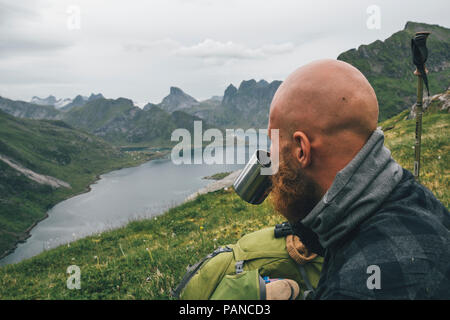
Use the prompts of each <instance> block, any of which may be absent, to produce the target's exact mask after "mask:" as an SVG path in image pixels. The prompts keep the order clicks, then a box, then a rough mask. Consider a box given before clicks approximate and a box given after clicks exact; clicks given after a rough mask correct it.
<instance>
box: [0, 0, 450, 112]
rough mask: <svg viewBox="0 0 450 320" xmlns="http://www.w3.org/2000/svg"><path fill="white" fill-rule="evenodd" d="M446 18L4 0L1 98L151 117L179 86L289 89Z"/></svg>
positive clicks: (285, 1) (429, 5) (444, 10)
mask: <svg viewBox="0 0 450 320" xmlns="http://www.w3.org/2000/svg"><path fill="white" fill-rule="evenodd" d="M374 5H375V7H374ZM449 11H450V5H449V4H448V0H442V1H438V0H436V1H433V0H428V1H423V0H421V1H415V0H408V1H393V0H387V1H381V0H373V1H365V0H354V1H342V0H340V1H331V0H330V1H320V0H313V1H310V0H307V1H306V0H305V1H300V0H295V1H294V0H291V1H289V0H146V1H144V0H141V1H139V0H126V1H124V0H122V1H118V0H70V1H65V0H54V1H48V0H34V1H28V0H20V1H13V0H10V1H5V0H0V95H1V96H4V97H7V98H11V99H21V100H26V101H29V100H30V99H31V97H32V96H35V95H36V96H40V97H46V96H48V95H50V94H53V95H55V96H56V97H57V98H62V97H63V98H65V97H70V98H73V97H74V96H75V95H77V94H82V95H89V94H90V93H91V92H95V93H98V92H101V93H103V95H104V96H106V97H108V98H117V97H127V98H130V99H132V100H133V101H135V103H137V104H140V105H141V106H142V105H143V104H145V103H147V102H149V101H150V102H153V103H159V102H160V101H161V99H162V98H163V97H164V96H166V95H167V94H168V93H169V87H170V86H177V87H180V88H181V89H183V90H184V91H185V92H186V93H188V94H190V95H192V96H194V97H195V98H197V99H206V98H209V97H211V96H213V95H223V92H224V90H225V88H226V87H227V86H228V85H229V84H230V83H233V84H234V85H235V86H239V84H240V82H241V81H242V80H248V79H256V80H260V79H265V80H267V81H271V80H283V79H285V78H286V76H287V75H288V74H289V73H290V72H292V71H293V70H295V69H296V68H297V67H299V66H301V65H303V64H305V63H308V62H309V61H312V60H315V59H320V58H336V57H337V56H338V54H339V53H341V52H343V51H346V50H348V49H351V48H356V47H358V46H359V45H361V44H368V43H371V42H373V41H375V40H377V39H380V40H384V39H386V38H387V37H389V36H390V35H391V34H392V33H394V32H396V31H399V30H402V29H403V28H404V26H405V24H406V22H407V21H417V22H426V23H433V24H439V25H441V26H445V27H449V20H450V19H449V18H448V12H449ZM378 13H379V15H378ZM378 18H379V19H378Z"/></svg>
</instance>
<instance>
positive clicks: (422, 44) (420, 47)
mask: <svg viewBox="0 0 450 320" xmlns="http://www.w3.org/2000/svg"><path fill="white" fill-rule="evenodd" d="M429 35H430V32H426V31H422V32H416V35H415V37H414V39H411V50H412V54H413V63H414V64H415V65H416V71H414V74H415V75H416V76H417V101H416V142H415V148H414V151H415V159H414V178H415V179H416V180H417V181H420V179H419V172H420V146H421V140H422V114H423V109H422V104H423V84H424V83H425V85H426V87H427V93H428V96H429V95H430V91H429V88H428V78H427V70H426V68H425V62H426V61H427V58H428V49H427V46H426V41H427V37H428V36H429Z"/></svg>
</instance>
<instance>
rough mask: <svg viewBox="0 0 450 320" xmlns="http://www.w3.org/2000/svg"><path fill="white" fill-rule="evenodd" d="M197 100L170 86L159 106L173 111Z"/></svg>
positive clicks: (196, 102)
mask: <svg viewBox="0 0 450 320" xmlns="http://www.w3.org/2000/svg"><path fill="white" fill-rule="evenodd" d="M198 103H199V102H198V101H197V100H196V99H195V98H193V97H191V96H190V95H188V94H186V93H184V92H183V90H181V89H180V88H177V87H170V93H169V95H168V96H166V97H165V98H164V99H163V100H162V102H161V103H160V104H159V106H160V107H161V108H162V109H163V110H165V111H168V112H174V111H177V110H181V109H185V108H189V107H192V106H194V105H197V104H198Z"/></svg>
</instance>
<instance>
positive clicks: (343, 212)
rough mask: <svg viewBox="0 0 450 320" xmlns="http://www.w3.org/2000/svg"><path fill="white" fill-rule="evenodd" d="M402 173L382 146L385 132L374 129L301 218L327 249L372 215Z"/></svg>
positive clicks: (400, 168) (389, 153)
mask: <svg viewBox="0 0 450 320" xmlns="http://www.w3.org/2000/svg"><path fill="white" fill-rule="evenodd" d="M402 175H403V170H402V167H401V166H400V165H399V164H398V163H397V162H396V161H395V160H394V159H392V157H391V152H390V151H389V149H387V148H386V147H384V134H383V132H382V131H381V130H379V129H377V130H375V131H374V132H373V133H372V135H371V136H370V138H369V140H368V141H367V142H366V144H365V145H364V146H363V148H362V149H361V150H360V151H359V152H358V154H357V155H356V156H355V157H354V158H353V159H352V160H351V161H350V162H349V163H348V164H347V166H345V168H343V169H342V170H341V171H339V172H338V173H337V174H336V177H335V178H334V180H333V183H332V185H331V187H330V189H328V191H327V192H326V193H325V195H324V196H323V197H322V199H321V200H320V201H319V203H317V205H316V206H315V207H314V209H313V210H311V212H310V213H309V214H308V215H307V216H306V217H305V218H304V219H303V220H302V221H301V223H303V224H304V225H305V226H307V227H309V228H310V229H312V230H313V231H314V232H315V233H316V234H317V235H318V237H319V241H320V244H321V245H322V246H323V247H324V248H328V247H330V246H332V245H333V244H335V243H337V242H338V241H339V240H341V239H342V238H343V237H344V236H346V235H347V234H348V233H349V232H351V231H353V230H354V229H355V228H356V227H357V226H358V225H359V224H360V223H361V222H363V221H364V220H366V219H367V218H368V217H369V216H370V215H372V214H373V213H374V212H375V211H376V210H377V209H378V208H379V206H380V205H381V204H382V203H383V201H384V200H385V199H386V198H387V197H388V196H389V194H390V193H391V191H392V190H393V189H394V188H395V186H396V185H397V184H398V183H399V181H400V180H401V178H402Z"/></svg>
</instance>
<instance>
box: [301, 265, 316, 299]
mask: <svg viewBox="0 0 450 320" xmlns="http://www.w3.org/2000/svg"><path fill="white" fill-rule="evenodd" d="M298 270H299V271H300V273H301V275H302V277H303V281H305V284H306V288H308V290H305V291H304V292H303V300H306V299H307V297H308V296H309V295H310V294H312V293H314V287H313V286H312V285H311V282H310V281H309V278H308V275H307V274H306V270H305V267H304V266H303V265H302V264H299V265H298Z"/></svg>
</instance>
